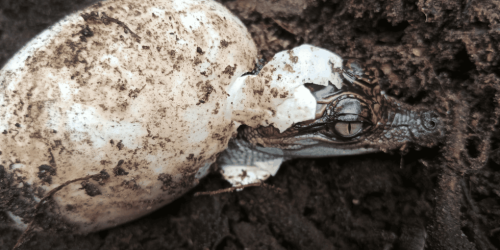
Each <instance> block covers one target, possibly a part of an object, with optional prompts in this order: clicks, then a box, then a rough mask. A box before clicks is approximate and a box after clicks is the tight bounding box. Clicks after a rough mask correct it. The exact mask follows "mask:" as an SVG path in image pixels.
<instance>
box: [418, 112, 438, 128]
mask: <svg viewBox="0 0 500 250" xmlns="http://www.w3.org/2000/svg"><path fill="white" fill-rule="evenodd" d="M420 118H421V119H422V124H423V126H424V128H425V129H427V130H434V129H436V127H437V126H438V124H439V116H438V115H437V114H436V113H434V112H432V111H427V112H423V113H422V115H421V116H420Z"/></svg>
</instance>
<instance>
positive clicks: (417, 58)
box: [0, 0, 500, 250]
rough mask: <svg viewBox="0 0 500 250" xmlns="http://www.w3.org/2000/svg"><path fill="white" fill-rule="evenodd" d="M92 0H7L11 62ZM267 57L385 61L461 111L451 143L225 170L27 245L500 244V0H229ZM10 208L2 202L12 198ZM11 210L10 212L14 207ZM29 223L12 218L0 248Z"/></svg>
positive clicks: (416, 87)
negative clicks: (101, 226) (111, 218)
mask: <svg viewBox="0 0 500 250" xmlns="http://www.w3.org/2000/svg"><path fill="white" fill-rule="evenodd" d="M91 2H93V1H91V0H75V1H64V0H43V1H42V0H2V1H0V65H3V64H4V63H5V62H6V60H8V58H9V57H11V56H12V55H13V54H14V53H15V52H16V51H17V50H18V49H20V48H21V46H22V45H23V44H24V43H26V42H27V41H29V39H31V38H32V37H33V36H35V35H36V34H37V33H39V32H40V31H42V30H43V29H45V28H46V27H48V26H49V25H50V24H52V23H54V22H56V21H57V20H58V19H60V18H62V17H63V16H64V15H66V14H68V13H70V12H71V11H74V10H77V9H79V8H82V7H84V6H86V5H88V4H90V3H91ZM223 4H225V5H226V6H227V7H228V8H229V9H230V10H231V11H233V13H235V14H236V15H238V16H239V17H240V18H241V19H242V20H243V22H244V23H245V24H246V25H247V27H248V28H249V30H250V32H251V33H252V36H253V38H254V39H255V41H256V43H257V45H258V47H259V48H260V50H261V54H262V56H263V57H264V58H266V59H270V58H271V57H272V56H273V54H274V53H276V52H278V51H281V50H284V49H289V48H292V47H294V46H297V45H300V44H303V43H309V44H313V45H316V46H319V47H323V48H326V49H329V50H331V51H333V52H335V53H338V54H339V55H341V56H343V57H350V58H357V59H358V60H359V61H360V62H362V63H363V64H365V65H373V66H375V67H376V68H378V69H379V71H380V72H381V73H380V76H381V77H383V78H384V79H386V80H385V81H384V82H385V84H384V86H383V87H384V89H385V90H386V92H387V93H389V94H390V95H392V96H395V97H397V98H399V99H401V100H403V101H405V102H408V103H411V104H415V105H427V106H429V107H432V108H434V109H435V110H437V111H438V112H440V113H441V114H445V115H447V117H448V122H447V123H448V124H447V139H446V141H444V142H443V143H442V144H441V145H440V146H438V147H435V148H431V149H427V148H421V149H415V148H411V149H410V150H409V152H408V153H407V154H405V155H404V156H403V161H401V157H402V156H401V154H400V152H396V151H395V152H389V153H378V154H370V155H364V156H355V157H340V158H326V159H318V160H306V159H303V160H294V161H290V162H286V163H285V164H284V165H283V166H282V168H281V169H280V171H279V172H278V174H277V176H276V177H274V178H271V179H270V180H269V181H268V183H269V184H272V185H274V186H275V187H277V188H279V189H281V190H282V191H283V192H282V193H279V192H277V189H269V188H264V187H253V188H248V189H245V190H244V191H242V192H237V193H229V194H220V195H216V196H199V197H195V196H193V194H194V193H195V192H199V191H209V190H217V189H221V188H225V187H228V184H227V183H226V182H224V181H223V180H222V179H221V177H220V176H219V175H217V174H212V175H210V176H209V177H207V178H205V179H204V180H203V182H202V183H201V184H200V185H199V186H198V187H197V188H196V189H195V190H193V191H192V192H190V193H188V194H187V195H185V196H183V197H182V198H180V199H178V200H177V201H175V202H174V203H172V204H170V205H168V206H166V207H164V208H162V209H160V210H158V211H156V212H154V213H153V214H151V215H149V216H147V217H144V218H142V219H139V220H137V221H134V222H131V223H128V224H126V225H122V226H119V227H116V228H113V229H109V230H105V231H102V232H98V233H93V234H89V235H86V236H81V235H72V234H70V233H68V232H64V231H57V232H54V231H50V230H45V231H43V232H39V233H36V234H34V236H33V237H32V238H31V240H30V241H29V242H28V243H27V244H26V245H25V246H24V247H23V248H24V249H384V250H385V249H387V250H388V249H411V250H414V249H415V250H416V249H423V246H424V243H425V249H481V250H483V249H499V248H500V131H499V127H500V125H498V124H496V122H497V121H498V116H499V110H498V109H499V107H500V106H499V103H498V102H499V101H500V96H499V95H500V92H499V91H500V68H499V66H498V63H499V62H500V53H499V51H500V46H499V44H500V43H499V40H500V14H499V13H500V3H499V2H498V1H493V0H482V1H478V0H464V1H460V2H459V1H448V0H441V1H425V0H420V1H398V0H396V1H376V0H348V1H323V0H268V1H265V0H236V1H223ZM0 208H1V207H0ZM5 219H6V218H5V215H4V214H2V213H1V211H0V221H2V220H5ZM20 234H21V232H19V231H15V230H12V229H9V228H6V227H5V226H2V225H1V224H0V250H6V249H11V248H12V247H13V246H14V244H15V242H16V239H17V237H19V236H20Z"/></svg>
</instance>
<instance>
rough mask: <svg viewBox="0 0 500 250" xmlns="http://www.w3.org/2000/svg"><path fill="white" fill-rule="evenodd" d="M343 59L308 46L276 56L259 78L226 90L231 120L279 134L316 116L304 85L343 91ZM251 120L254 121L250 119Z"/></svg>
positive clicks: (240, 81) (248, 77) (244, 79)
mask: <svg viewBox="0 0 500 250" xmlns="http://www.w3.org/2000/svg"><path fill="white" fill-rule="evenodd" d="M341 69H342V58H341V57H340V56H338V55H337V54H334V53H332V52H330V51H328V50H325V49H321V48H318V47H314V46H311V45H308V44H305V45H302V46H299V47H296V48H294V49H292V50H287V51H283V52H280V53H278V54H276V55H275V56H274V57H273V59H272V60H271V61H270V62H269V63H267V64H266V65H265V66H264V67H263V68H262V70H261V71H260V72H259V74H258V75H246V76H243V77H240V78H238V79H237V81H236V82H235V83H234V85H233V86H232V88H231V89H230V90H229V94H230V95H231V96H230V98H229V99H228V102H229V103H230V104H231V105H232V107H231V110H232V119H233V120H235V121H240V123H244V124H246V125H249V126H252V127H256V126H259V125H260V126H269V125H273V126H274V127H275V128H278V129H279V131H280V132H283V131H285V130H286V129H288V128H290V127H291V126H292V124H294V123H299V122H302V121H306V120H311V119H314V118H315V117H316V99H315V98H314V96H313V95H312V94H311V92H310V91H309V90H308V89H307V88H306V86H305V84H306V83H314V84H317V85H322V86H328V85H329V84H330V85H332V86H335V87H336V88H338V89H340V88H342V78H341V76H340V73H339V72H340V70H341ZM249 118H254V119H249Z"/></svg>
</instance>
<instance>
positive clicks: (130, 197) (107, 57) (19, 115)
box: [0, 0, 257, 233]
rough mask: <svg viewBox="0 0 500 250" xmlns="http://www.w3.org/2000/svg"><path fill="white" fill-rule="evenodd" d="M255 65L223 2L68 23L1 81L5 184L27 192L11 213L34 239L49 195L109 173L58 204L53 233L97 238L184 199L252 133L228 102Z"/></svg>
mask: <svg viewBox="0 0 500 250" xmlns="http://www.w3.org/2000/svg"><path fill="white" fill-rule="evenodd" d="M256 58H257V49H256V46H255V44H254V42H253V40H252V38H251V36H250V35H249V33H248V31H247V30H246V28H245V26H244V25H243V24H242V22H241V21H240V20H239V19H238V18H236V17H235V16H234V15H233V14H231V13H230V12H229V11H228V10H227V9H226V8H225V7H223V6H222V5H220V4H219V3H217V2H214V1H196V0H174V1H170V0H160V1H132V0H110V1H105V2H100V3H97V4H95V5H93V6H90V7H88V8H86V9H84V10H81V11H78V12H76V13H73V14H71V15H69V16H67V17H65V18H64V19H63V20H61V21H59V22H58V23H57V24H55V25H53V26H52V27H50V28H48V29H47V30H45V31H43V32H42V33H41V34H39V35H38V36H37V37H35V38H34V39H33V40H32V41H30V42H29V43H28V44H27V45H26V46H24V47H23V48H22V49H21V50H20V51H19V52H18V53H17V54H15V56H14V57H13V58H12V59H10V61H9V62H8V63H7V64H6V65H5V66H4V67H3V69H2V70H1V71H0V152H1V153H0V164H1V166H0V177H2V179H3V180H2V181H3V182H4V183H8V188H9V192H15V191H16V190H17V192H19V191H22V195H21V197H8V196H3V197H2V199H4V200H7V199H9V202H10V203H9V204H10V205H9V207H8V208H7V210H8V212H7V214H8V215H9V216H10V217H11V218H12V219H13V221H14V222H15V223H14V224H15V225H16V226H17V227H19V228H21V229H22V228H25V227H26V224H27V223H28V222H29V221H30V218H31V212H33V207H34V206H35V204H37V202H39V201H40V199H41V198H42V197H43V196H44V195H46V194H47V193H48V192H50V191H51V190H53V189H55V188H57V187H59V186H60V185H62V184H64V183H66V182H68V181H71V180H75V179H78V178H82V177H85V176H89V175H94V174H98V173H101V172H102V173H103V174H102V175H101V178H93V179H89V180H85V181H79V182H74V183H71V184H69V185H67V186H65V187H64V188H62V189H61V190H59V191H57V193H55V194H54V195H53V202H52V203H50V204H48V205H47V209H45V210H46V212H45V214H46V215H47V216H49V218H51V221H52V224H54V225H53V226H54V227H56V228H57V227H65V228H69V229H71V230H73V231H74V232H79V233H86V232H91V231H97V230H101V229H104V228H108V227H112V226H116V225H118V224H121V223H124V222H127V221H130V220H133V219H135V218H138V217H140V216H143V215H145V214H147V213H150V212H152V211H154V210H155V209H157V208H159V207H161V206H163V205H165V204H167V203H169V202H171V201H172V200H174V199H175V198H177V197H179V196H181V195H182V194H183V193H185V192H186V191H187V190H189V189H190V188H192V187H193V186H194V185H196V184H197V183H198V180H199V179H200V178H202V177H203V176H204V175H206V173H207V172H208V169H209V167H210V165H211V164H212V163H213V162H214V161H215V159H216V156H217V154H218V153H220V152H221V151H223V150H224V149H225V148H226V146H227V143H228V141H229V139H230V138H231V136H232V135H233V134H234V133H235V132H236V129H237V127H238V126H239V124H241V122H245V119H240V120H238V121H234V120H233V119H232V112H231V109H230V106H231V102H228V97H229V93H228V91H230V89H231V88H233V85H234V83H235V80H236V79H237V78H238V77H239V76H241V75H243V74H244V73H246V72H250V71H252V70H253V69H254V66H255V62H256ZM108 176H109V178H108ZM20 208H24V209H20Z"/></svg>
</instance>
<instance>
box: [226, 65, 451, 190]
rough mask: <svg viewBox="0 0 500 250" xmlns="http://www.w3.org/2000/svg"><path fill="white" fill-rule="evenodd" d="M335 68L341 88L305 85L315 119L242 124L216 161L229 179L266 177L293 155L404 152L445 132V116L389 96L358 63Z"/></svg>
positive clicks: (250, 180)
mask: <svg viewBox="0 0 500 250" xmlns="http://www.w3.org/2000/svg"><path fill="white" fill-rule="evenodd" d="M334 70H337V72H339V73H340V75H341V79H342V84H341V88H338V87H336V86H335V85H334V84H331V83H329V84H328V86H324V85H316V84H314V83H307V84H305V86H306V87H307V89H309V91H311V93H312V95H313V96H314V98H315V99H316V102H317V105H316V117H315V119H313V120H309V121H304V122H300V123H297V124H294V125H293V126H292V127H290V128H289V129H287V130H286V131H284V132H282V133H280V131H279V130H278V129H277V128H275V127H273V126H272V125H271V126H267V127H263V126H260V127H257V128H252V127H249V126H241V127H240V128H239V130H238V136H237V137H236V138H234V139H232V140H231V141H230V143H229V146H228V149H227V150H226V151H224V152H223V153H222V155H221V156H220V157H219V159H218V162H219V166H220V167H221V170H222V174H223V175H224V177H225V178H226V179H227V180H228V181H229V182H231V183H232V184H233V185H234V186H239V185H245V184H250V183H253V182H259V181H262V180H265V179H267V178H268V177H269V176H271V175H274V174H275V173H276V172H277V170H278V169H279V166H280V165H281V163H282V162H283V161H285V160H289V159H293V158H316V157H331V156H345V155H359V154H365V153H372V152H377V151H384V152H387V151H388V150H394V149H402V150H405V149H406V148H407V145H408V144H417V145H419V146H424V147H431V146H434V145H436V144H437V143H438V142H439V140H440V138H442V137H443V136H444V129H443V128H444V123H443V118H442V117H440V116H439V115H438V114H437V113H436V112H433V111H430V110H427V109H425V108H422V107H414V106H411V105H408V104H405V103H402V102H400V101H398V100H396V99H394V98H392V97H389V96H387V95H386V94H385V93H384V91H382V90H381V88H380V85H379V81H378V78H377V77H374V76H373V75H368V74H367V73H366V72H367V71H365V70H363V69H362V67H361V66H360V65H359V64H358V63H357V62H355V61H352V60H345V61H343V68H342V69H334ZM337 86H338V85H337ZM250 173H251V174H250Z"/></svg>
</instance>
